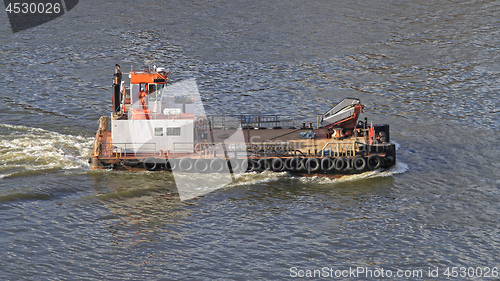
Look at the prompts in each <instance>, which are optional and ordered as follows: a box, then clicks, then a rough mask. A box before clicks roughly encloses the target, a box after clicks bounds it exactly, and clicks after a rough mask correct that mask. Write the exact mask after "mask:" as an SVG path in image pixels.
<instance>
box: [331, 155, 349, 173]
mask: <svg viewBox="0 0 500 281" xmlns="http://www.w3.org/2000/svg"><path fill="white" fill-rule="evenodd" d="M334 167H335V170H337V171H339V172H341V171H343V170H345V168H346V167H347V162H346V161H345V159H344V157H338V158H337V159H335V164H334Z"/></svg>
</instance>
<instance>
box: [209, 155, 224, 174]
mask: <svg viewBox="0 0 500 281" xmlns="http://www.w3.org/2000/svg"><path fill="white" fill-rule="evenodd" d="M225 164H226V163H225V161H223V160H222V159H219V158H216V159H213V160H212V161H211V162H210V171H212V172H214V173H222V172H224V171H225V170H226V165H225Z"/></svg>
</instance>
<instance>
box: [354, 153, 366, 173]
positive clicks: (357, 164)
mask: <svg viewBox="0 0 500 281" xmlns="http://www.w3.org/2000/svg"><path fill="white" fill-rule="evenodd" d="M352 167H353V168H354V169H355V170H356V171H363V170H364V169H365V168H366V159H365V158H364V157H363V156H361V155H356V156H354V158H352Z"/></svg>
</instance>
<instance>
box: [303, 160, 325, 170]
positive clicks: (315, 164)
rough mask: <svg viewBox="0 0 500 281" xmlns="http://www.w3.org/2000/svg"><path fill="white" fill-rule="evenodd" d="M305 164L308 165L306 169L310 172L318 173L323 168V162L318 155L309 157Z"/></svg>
mask: <svg viewBox="0 0 500 281" xmlns="http://www.w3.org/2000/svg"><path fill="white" fill-rule="evenodd" d="M305 166H306V171H307V172H309V173H316V172H317V171H319V170H320V169H321V163H320V161H319V159H318V158H316V157H310V158H307V160H306V163H305Z"/></svg>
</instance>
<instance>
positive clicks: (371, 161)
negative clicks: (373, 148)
mask: <svg viewBox="0 0 500 281" xmlns="http://www.w3.org/2000/svg"><path fill="white" fill-rule="evenodd" d="M366 164H367V165H368V168H369V169H370V170H376V169H378V168H380V167H381V166H382V158H380V156H378V155H370V156H369V157H368V160H367V161H366Z"/></svg>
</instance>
